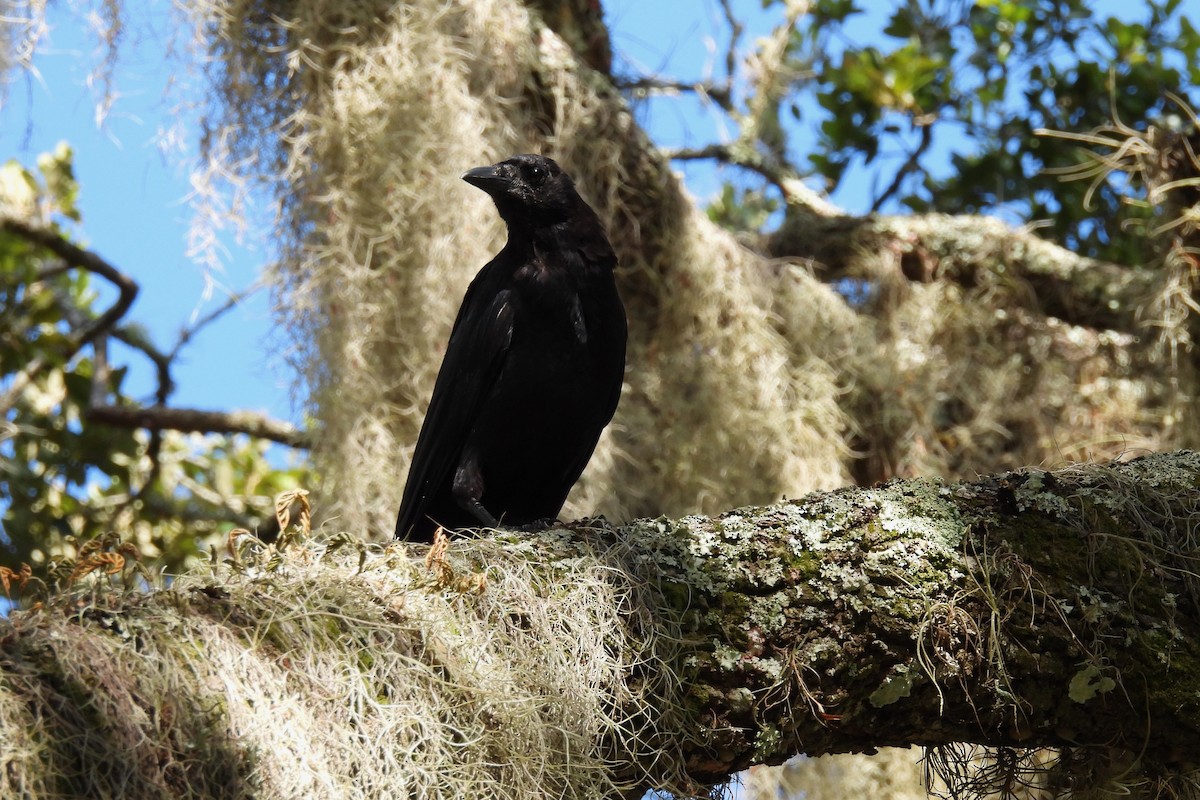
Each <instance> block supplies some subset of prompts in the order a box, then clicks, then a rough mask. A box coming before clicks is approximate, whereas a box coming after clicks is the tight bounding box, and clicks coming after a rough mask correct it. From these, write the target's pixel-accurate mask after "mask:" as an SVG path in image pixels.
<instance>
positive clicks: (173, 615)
mask: <svg viewBox="0 0 1200 800" xmlns="http://www.w3.org/2000/svg"><path fill="white" fill-rule="evenodd" d="M1198 477H1200V455H1197V454H1195V453H1191V452H1183V453H1177V454H1169V455H1161V456H1153V457H1147V458H1143V459H1138V460H1135V461H1133V462H1130V463H1127V464H1117V465H1111V466H1080V467H1073V468H1069V469H1064V470H1058V471H1055V472H1045V471H1042V470H1028V471H1024V472H1020V473H1005V474H1001V475H995V476H990V477H986V478H982V479H980V480H977V481H973V482H969V483H961V484H954V485H943V484H941V483H939V482H934V481H927V480H913V481H896V482H892V483H889V484H886V485H884V486H881V487H876V488H872V489H845V490H840V491H836V492H828V493H818V494H813V495H809V496H807V497H805V498H802V499H800V500H795V501H791V502H786V503H783V504H780V505H777V506H771V507H758V508H746V509H741V510H738V511H733V512H729V513H726V514H723V515H721V516H719V517H715V518H708V517H701V516H690V517H685V518H682V519H677V520H668V519H657V520H640V521H637V522H635V523H632V524H630V525H626V526H624V527H621V528H612V527H610V526H608V525H606V524H604V523H603V522H602V521H600V522H592V523H586V522H585V523H576V524H574V525H572V526H571V527H569V528H558V529H553V530H550V531H546V532H543V533H514V532H500V533H497V534H495V535H494V536H486V535H485V536H482V537H480V538H463V539H459V540H457V541H455V542H453V543H450V544H449V546H448V547H447V546H446V543H445V542H441V543H436V544H435V546H434V547H433V548H432V549H428V548H425V547H413V548H409V547H405V546H399V545H394V546H392V547H389V548H370V547H368V546H365V545H360V546H359V550H358V551H357V552H352V553H350V554H349V555H348V556H345V557H343V556H341V555H339V554H338V553H333V552H332V550H333V545H334V543H333V542H332V541H331V542H330V551H329V552H326V553H324V555H322V554H321V552H320V551H319V549H318V550H303V551H299V552H297V551H283V552H279V551H275V550H273V549H268V550H266V551H264V552H263V553H262V554H261V558H258V559H257V560H254V561H250V562H247V561H246V560H245V559H246V558H247V557H248V556H246V555H242V556H238V555H237V553H234V554H233V555H234V558H233V560H232V563H234V564H235V566H236V567H237V569H235V570H233V571H223V572H221V573H220V575H209V576H207V577H206V576H204V575H196V576H186V575H185V576H181V577H180V578H179V579H177V580H176V581H175V582H174V583H173V584H172V588H170V589H164V590H160V591H157V592H155V593H152V594H151V595H150V596H145V595H140V594H134V595H122V594H115V595H105V594H104V593H102V592H97V591H96V588H95V587H94V586H89V587H86V588H85V589H83V590H82V591H84V592H85V593H86V597H87V598H88V600H87V602H86V603H77V602H76V600H75V599H74V598H73V597H69V596H68V597H61V598H53V597H51V598H46V599H45V605H43V606H42V607H41V608H40V610H35V611H32V612H26V613H18V614H14V615H13V616H12V617H11V618H9V619H5V620H0V637H2V639H3V641H4V642H5V648H4V658H2V659H0V672H3V673H4V674H5V675H7V676H9V678H8V679H6V680H5V681H4V685H5V687H6V691H7V692H9V693H15V694H16V695H18V696H17V697H16V698H14V700H13V707H14V708H31V709H34V711H33V712H31V713H33V714H35V716H36V718H37V719H47V720H50V721H51V722H52V724H53V728H52V730H53V737H54V738H53V742H54V744H55V747H53V748H48V749H45V750H44V751H39V752H38V753H35V754H34V755H33V756H31V757H28V758H22V757H21V756H20V755H19V754H16V755H14V756H13V758H12V759H11V760H10V764H9V768H8V769H7V770H6V771H5V772H4V773H3V774H0V786H2V787H3V788H5V789H7V790H9V793H12V791H11V790H12V789H13V787H14V786H17V785H37V784H36V783H35V781H36V779H37V778H38V776H39V775H40V774H41V771H43V770H50V771H51V773H50V774H53V775H55V776H59V778H60V779H62V780H68V778H66V777H63V776H72V778H71V779H76V778H75V777H74V776H80V775H81V774H82V777H80V778H78V779H79V780H88V781H94V782H102V781H105V780H110V779H111V780H120V781H123V782H125V783H124V784H122V785H123V786H140V785H142V784H143V783H144V782H146V781H152V780H153V779H154V778H155V776H157V775H159V774H160V773H162V772H164V771H165V772H167V773H170V772H171V771H172V770H173V769H179V770H186V772H184V773H183V774H186V775H187V776H188V779H189V782H188V787H189V792H191V796H195V797H218V796H227V793H228V787H229V786H230V785H231V784H230V782H231V781H242V780H249V776H250V774H251V773H252V774H253V776H254V780H257V781H260V782H261V785H260V784H255V786H256V789H257V790H258V791H257V794H258V796H263V797H275V796H285V795H288V792H289V789H288V787H291V789H292V794H295V793H296V792H299V793H300V794H302V795H309V796H311V794H312V792H311V791H308V790H306V789H296V788H295V787H296V785H297V784H295V783H294V781H295V780H296V771H295V768H294V764H295V763H296V760H297V758H301V757H307V756H306V754H308V753H321V752H326V750H327V749H328V748H329V747H331V746H333V744H334V743H336V744H337V745H338V746H341V747H345V746H347V745H346V742H347V741H349V742H350V743H351V744H350V745H349V746H351V747H352V748H354V752H357V753H360V754H361V748H363V747H368V748H369V747H374V746H376V744H377V743H382V747H383V748H384V749H383V750H382V751H379V752H374V751H372V753H373V755H372V758H370V759H369V760H364V759H362V758H349V757H345V758H327V759H323V760H320V761H319V762H313V763H314V764H317V763H319V765H320V773H319V774H317V775H315V776H313V777H314V778H315V779H316V780H319V781H323V783H320V784H319V785H331V786H336V785H345V784H346V782H347V781H353V780H355V779H356V776H358V777H361V770H362V769H363V768H364V766H363V765H364V764H366V763H368V761H369V763H370V764H372V765H373V766H372V767H371V769H372V772H371V780H372V784H371V785H372V786H373V787H375V788H377V789H378V790H379V791H380V792H383V793H386V794H395V793H397V792H399V789H400V788H401V787H405V786H407V787H409V788H412V787H413V786H421V787H422V791H421V793H422V796H427V797H441V796H446V797H453V796H462V794H461V791H462V784H461V783H455V781H456V780H458V781H461V780H464V778H462V777H461V776H463V775H469V776H473V775H476V774H478V775H480V776H484V777H481V778H479V780H485V779H486V780H487V781H490V782H491V783H489V784H487V785H489V786H501V785H507V784H506V782H509V783H511V782H513V781H527V780H530V775H529V773H527V772H524V771H523V770H524V769H525V768H526V767H527V766H528V765H529V764H534V765H536V770H537V775H538V777H539V779H541V780H551V778H552V777H554V776H565V777H563V780H571V779H577V780H582V781H585V782H587V785H588V786H589V787H591V788H594V787H596V786H612V787H614V788H615V789H620V790H625V791H628V790H631V789H635V788H638V787H646V786H667V787H670V788H673V789H676V790H682V791H685V792H686V791H695V790H696V789H697V788H698V785H697V784H698V783H699V784H703V783H708V782H713V781H720V780H724V779H725V778H727V777H728V776H729V775H730V774H731V773H732V772H734V771H736V770H739V769H742V768H745V767H747V766H749V765H752V764H756V763H778V762H781V761H783V760H785V759H787V758H788V757H790V756H791V755H793V754H795V753H797V752H805V753H808V754H810V755H818V754H822V753H837V752H848V751H862V750H870V749H873V748H876V747H882V746H888V745H902V744H913V743H917V744H924V745H941V744H946V743H955V742H977V743H983V744H987V745H991V746H995V747H1005V748H1041V747H1055V748H1061V749H1064V750H1066V751H1069V754H1070V757H1069V758H1067V757H1064V759H1063V761H1062V762H1061V765H1060V767H1058V769H1059V770H1060V777H1062V778H1064V779H1065V778H1067V777H1069V778H1070V779H1071V780H1073V781H1074V782H1073V783H1072V784H1071V785H1072V786H1073V788H1074V789H1076V790H1082V789H1085V788H1088V787H1089V786H1091V785H1092V784H1089V783H1088V781H1092V782H1093V783H1094V782H1096V781H1103V780H1105V779H1106V777H1108V776H1111V775H1113V774H1116V773H1118V772H1120V771H1122V770H1126V769H1128V770H1129V774H1127V775H1126V776H1125V779H1126V780H1127V781H1136V780H1141V779H1146V780H1148V781H1151V782H1154V781H1162V780H1167V779H1168V778H1169V776H1171V775H1183V774H1184V773H1187V772H1189V771H1191V770H1195V769H1196V768H1197V766H1198V765H1200V753H1198V752H1197V751H1196V747H1195V742H1196V741H1197V740H1198V737H1200V670H1197V669H1196V668H1195V665H1196V664H1197V663H1200V602H1198V600H1200V586H1198V583H1200V577H1198V576H1197V573H1198V567H1200V555H1198V552H1197V543H1196V540H1195V533H1194V532H1195V531H1196V530H1197V528H1198V527H1200V488H1198V485H1200V483H1198V480H1197V479H1198ZM339 543H340V544H345V543H346V542H345V541H342V540H339ZM340 552H341V551H339V553H340ZM106 563H107V562H106ZM66 610H69V611H70V613H65V611H66ZM222 629H228V630H224V631H222ZM132 632H136V634H135V633H132ZM62 642H70V643H71V646H70V648H64V647H63V646H62V644H61V643H62ZM281 645H283V646H285V648H286V649H284V650H282V651H281V649H280V647H281ZM147 651H149V654H148V653H147ZM364 653H368V654H369V658H367V657H364ZM147 658H153V659H154V661H155V663H156V664H158V665H159V669H162V670H168V671H171V670H178V671H179V672H180V675H186V676H187V677H188V678H189V679H188V680H180V679H176V677H173V676H171V675H167V676H165V677H164V676H160V675H158V670H150V671H148V670H146V669H145V668H144V664H145V662H146V659H147ZM150 673H153V674H150ZM97 675H103V676H104V677H105V680H103V681H100V680H97V679H95V677H96V676H97ZM31 676H37V677H36V679H33V678H32V677H31ZM80 685H84V686H88V687H89V691H88V692H86V693H79V692H69V691H59V690H58V689H57V687H72V686H80ZM213 685H216V686H218V690H217V692H218V693H217V694H214V690H213V688H212V687H213ZM181 693H182V694H181ZM218 697H219V698H220V702H216V698H218ZM380 697H383V698H385V699H386V698H403V699H404V702H396V701H390V700H389V701H387V702H380V700H379V698H380ZM17 700H19V701H20V702H19V703H18V702H17ZM85 707H86V712H85V710H84V708H85ZM143 707H144V708H149V709H158V711H157V712H156V713H140V712H139V711H138V709H140V708H143ZM188 709H205V711H204V713H202V714H197V713H184V712H186V710H188ZM263 709H266V712H265V715H264V711H263ZM293 709H303V712H302V718H303V719H304V721H305V724H304V725H300V726H298V725H297V724H296V722H295V720H296V719H298V718H299V717H297V715H296V712H295V711H293ZM597 715H598V716H597ZM97 719H99V720H102V721H103V723H104V724H97ZM22 720H24V718H21V717H13V716H5V717H2V718H0V725H7V726H10V727H9V728H6V729H2V730H0V736H3V737H4V739H5V740H12V741H17V740H19V736H20V735H22V733H23V731H25V729H24V728H23V727H22V726H24V725H26V724H32V723H28V721H22ZM279 726H289V727H287V730H288V731H289V732H290V733H289V736H287V737H282V736H280V735H279V733H278V730H279ZM529 726H532V727H529ZM85 734H86V735H85ZM214 737H217V738H216V739H215V740H214ZM162 741H189V742H191V741H194V742H198V743H201V745H203V746H208V745H206V744H205V743H208V744H209V745H212V746H214V747H215V749H214V750H213V752H212V753H210V754H208V755H207V756H206V757H201V756H202V755H204V754H200V755H197V754H196V753H193V752H190V751H189V752H188V753H187V754H185V755H184V756H183V758H186V759H187V761H186V764H184V763H182V762H181V763H179V764H178V766H175V765H174V764H173V763H171V762H172V760H173V759H175V758H176V756H174V753H175V751H174V750H172V749H170V748H166V747H163V746H161V745H159V744H157V743H158V742H162ZM279 742H286V743H287V746H286V747H285V746H278V745H279ZM271 743H275V744H276V745H277V746H274V747H272V746H267V745H269V744H271ZM80 748H86V751H84V750H81V749H80ZM122 748H123V749H122ZM130 748H132V749H133V752H132V753H128V752H127V753H126V754H127V762H128V765H129V769H127V770H121V771H116V770H112V769H110V768H109V761H107V760H105V759H104V758H103V756H104V754H105V753H108V752H110V751H112V752H114V753H115V752H126V751H128V750H130ZM513 748H519V750H516V749H513ZM142 749H144V750H145V751H146V753H145V754H143V753H141V752H140V751H141V750H142ZM243 750H244V751H245V754H243V753H242V751H243ZM149 754H153V755H155V758H150V757H148V756H149ZM251 754H252V755H253V757H250V756H251ZM396 754H401V755H402V757H395V756H396ZM448 754H452V755H453V756H454V757H455V758H456V759H457V760H456V761H455V762H454V763H455V765H456V768H455V770H452V771H449V770H445V769H444V768H442V769H439V768H438V766H439V765H440V766H442V767H444V764H445V762H444V761H443V760H442V759H444V758H448V757H449V755H448ZM143 755H145V756H146V757H143ZM56 759H62V760H64V763H66V764H69V765H72V767H73V768H72V769H67V768H66V767H63V766H61V765H57V764H56V763H55V760H56ZM306 763H307V762H306ZM80 765H83V766H84V769H83V770H82V771H81V770H80V769H79V766H80ZM187 765H192V766H191V767H190V768H189V767H188V766H187ZM208 765H211V768H209V766H208ZM476 768H478V769H479V770H480V771H479V772H478V773H475V772H472V771H471V770H473V769H476ZM560 768H561V770H562V771H559V770H560ZM140 770H148V771H149V772H147V773H146V774H143V773H142V772H141V771H140ZM243 771H246V772H245V774H243ZM451 773H453V775H451ZM305 775H307V773H305ZM454 776H459V777H454ZM1081 776H1083V777H1081ZM5 782H8V783H5ZM14 782H17V783H14ZM99 785H101V784H100V783H88V784H87V786H88V787H89V789H90V790H91V791H90V792H77V793H79V794H83V795H88V794H91V795H92V796H105V795H106V792H105V791H100V790H98V789H96V787H97V786H99ZM104 785H105V786H106V785H107V784H104ZM313 785H317V784H313ZM480 785H483V784H480ZM548 785H549V784H548ZM554 785H555V786H557V785H558V784H554ZM393 790H395V791H393ZM455 791H457V792H458V793H457V794H456V793H455ZM223 793H224V794H223ZM595 794H597V792H595V791H593V795H595ZM564 796H574V795H572V794H571V793H570V792H566V791H564ZM589 796H592V795H589Z"/></svg>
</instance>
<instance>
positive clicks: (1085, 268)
mask: <svg viewBox="0 0 1200 800" xmlns="http://www.w3.org/2000/svg"><path fill="white" fill-rule="evenodd" d="M764 249H765V251H766V252H767V253H768V254H770V255H771V256H773V257H776V258H805V259H810V260H811V261H813V262H814V264H815V268H816V270H817V275H818V276H819V277H820V278H821V279H822V280H826V281H834V280H838V279H841V278H847V277H850V278H860V279H864V280H871V281H875V280H880V279H892V280H908V281H914V282H919V283H928V282H930V281H933V280H944V281H950V282H953V283H957V284H960V285H962V286H965V287H968V288H970V287H974V286H977V285H980V284H982V283H986V282H988V281H989V280H990V281H991V282H994V283H1014V284H1020V285H1024V286H1026V287H1028V294H1029V296H1031V297H1036V298H1037V304H1038V307H1039V308H1040V309H1041V310H1042V312H1043V313H1045V314H1048V315H1050V316H1053V317H1057V318H1058V319H1061V320H1063V321H1064V322H1067V323H1070V324H1072V325H1084V326H1088V327H1093V328H1111V329H1115V330H1121V331H1134V330H1137V329H1138V323H1137V319H1136V312H1137V310H1138V308H1139V307H1141V306H1142V305H1143V304H1144V303H1145V302H1147V300H1148V299H1149V298H1150V297H1151V296H1152V294H1153V292H1154V289H1155V283H1154V281H1155V278H1154V275H1153V273H1152V272H1151V271H1147V270H1137V269H1130V268H1129V267H1126V266H1122V265H1118V264H1112V263H1108V262H1104V261H1098V260H1096V259H1094V258H1088V257H1086V256H1081V255H1079V254H1077V253H1074V252H1072V251H1070V250H1068V249H1066V248H1065V247H1061V246H1060V245H1057V244H1055V243H1053V242H1050V241H1047V240H1045V239H1042V238H1040V237H1038V236H1037V235H1036V234H1035V233H1033V232H1032V231H1030V230H1024V229H1017V228H1013V227H1011V226H1010V225H1007V224H1006V223H1004V222H1003V221H1001V220H999V219H997V218H995V217H986V216H974V215H966V214H963V215H951V214H935V213H930V214H917V215H907V216H888V215H876V214H871V215H867V216H861V217H859V216H852V215H848V214H844V213H843V214H830V213H829V210H828V208H827V206H824V205H822V206H820V207H818V208H816V209H807V208H798V209H793V213H790V214H789V215H788V217H787V219H786V220H785V222H784V224H783V225H782V226H781V227H780V228H779V230H778V231H776V232H775V233H774V234H773V235H772V236H771V237H770V239H769V240H768V241H767V242H766V244H765V247H764ZM880 257H882V260H881V258H880ZM988 273H995V274H994V275H989V274H988Z"/></svg>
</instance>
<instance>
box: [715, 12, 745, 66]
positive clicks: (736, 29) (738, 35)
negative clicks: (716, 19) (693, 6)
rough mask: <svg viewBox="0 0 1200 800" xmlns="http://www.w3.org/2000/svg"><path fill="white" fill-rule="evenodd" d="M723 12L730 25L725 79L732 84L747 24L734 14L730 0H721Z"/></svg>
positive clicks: (726, 50)
mask: <svg viewBox="0 0 1200 800" xmlns="http://www.w3.org/2000/svg"><path fill="white" fill-rule="evenodd" d="M721 12H722V13H723V14H724V15H725V22H726V23H727V24H728V25H729V46H728V47H727V48H726V49H725V80H726V83H727V84H732V83H733V75H734V73H735V72H736V71H737V60H738V55H737V49H738V43H739V42H740V41H741V39H742V33H743V32H745V30H746V26H745V25H743V24H742V21H741V20H740V19H738V18H737V17H736V16H735V15H734V13H733V5H732V3H731V2H730V0H721Z"/></svg>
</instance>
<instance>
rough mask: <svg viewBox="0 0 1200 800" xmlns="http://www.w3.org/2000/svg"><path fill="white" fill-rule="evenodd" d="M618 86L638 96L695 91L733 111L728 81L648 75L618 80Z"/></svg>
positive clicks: (727, 110) (731, 93) (730, 111)
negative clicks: (677, 78) (693, 79)
mask: <svg viewBox="0 0 1200 800" xmlns="http://www.w3.org/2000/svg"><path fill="white" fill-rule="evenodd" d="M617 88H618V89H620V90H621V91H623V92H632V93H634V94H635V95H637V96H640V97H646V96H649V95H652V94H671V93H679V92H695V93H696V94H698V95H700V96H701V97H706V98H708V99H711V100H712V101H713V102H714V103H716V104H717V105H718V106H720V107H721V108H722V109H723V110H725V111H726V112H729V113H731V114H732V113H733V110H734V109H733V90H732V87H731V86H730V84H729V83H728V82H725V83H714V82H713V81H680V80H674V79H671V78H660V77H657V76H654V75H646V76H643V77H640V78H635V79H633V80H626V81H617Z"/></svg>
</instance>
